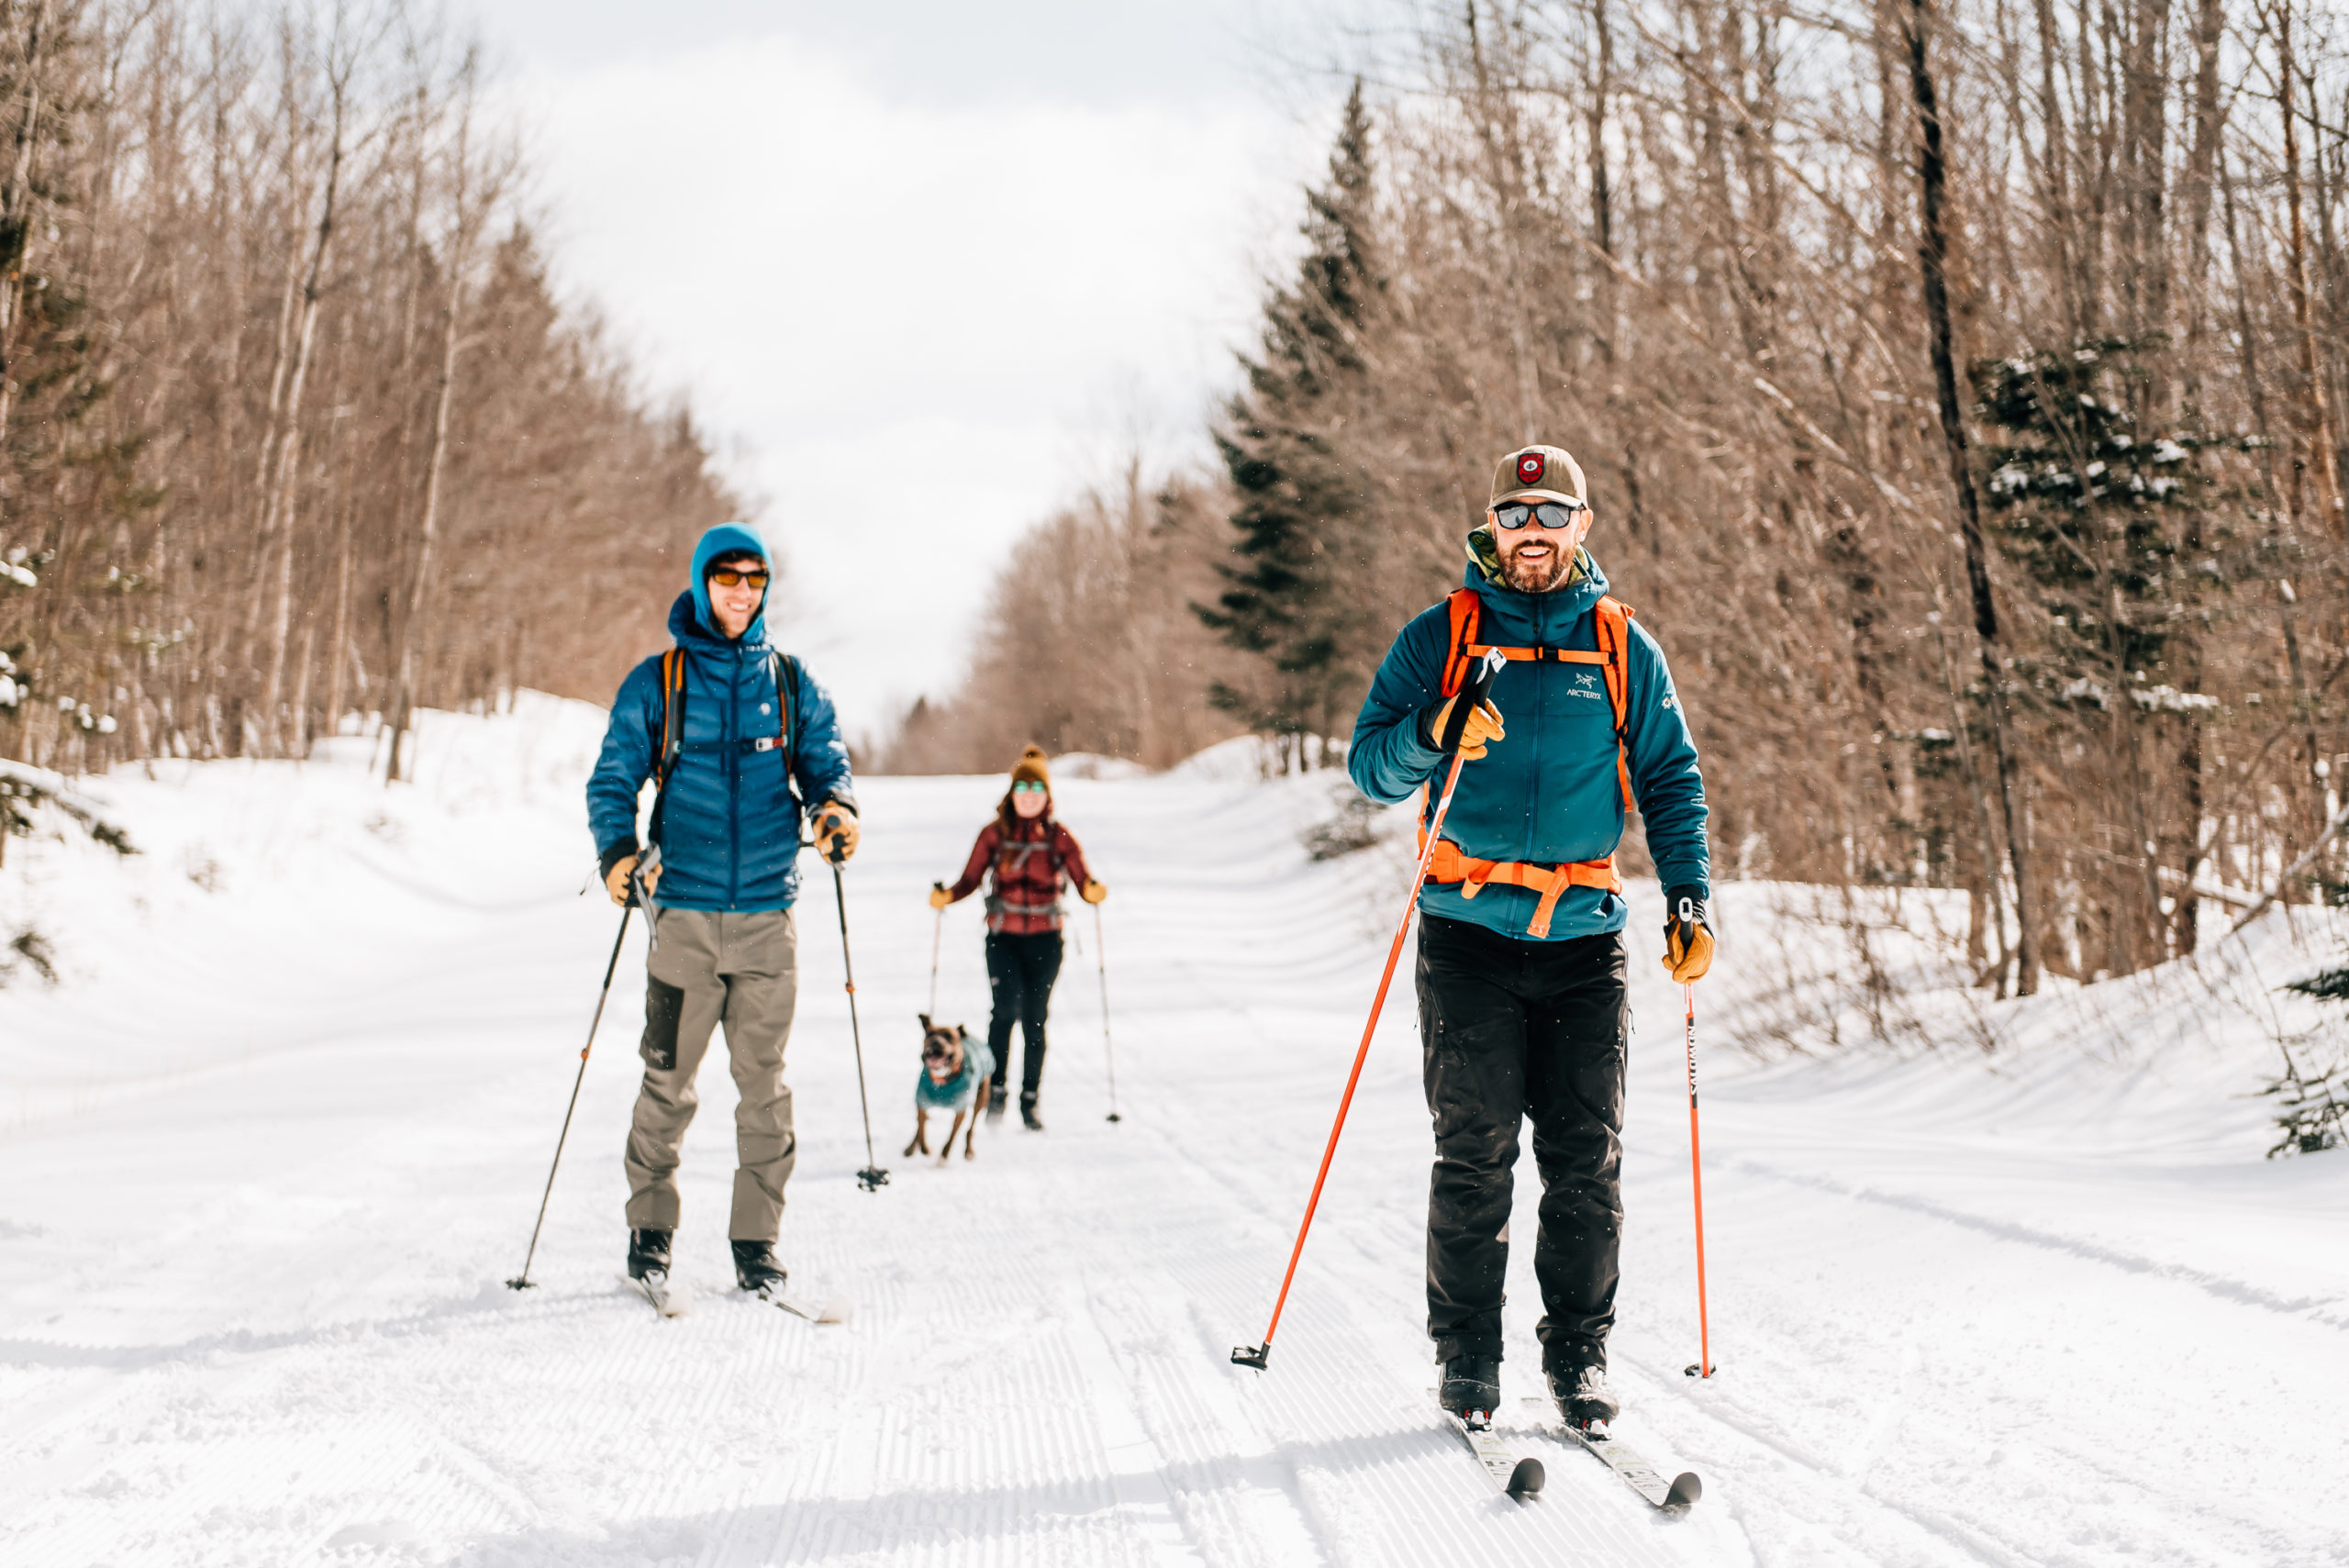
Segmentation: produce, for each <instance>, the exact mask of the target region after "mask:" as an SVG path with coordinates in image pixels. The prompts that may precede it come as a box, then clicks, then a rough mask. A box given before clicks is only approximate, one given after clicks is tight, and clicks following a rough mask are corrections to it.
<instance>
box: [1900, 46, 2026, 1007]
mask: <svg viewBox="0 0 2349 1568" xmlns="http://www.w3.org/2000/svg"><path fill="white" fill-rule="evenodd" d="M1931 22H1932V13H1931V10H1930V8H1929V0H1909V15H1908V16H1907V17H1906V18H1904V20H1903V24H1902V30H1903V32H1904V34H1905V38H1904V40H1903V41H1904V42H1905V43H1906V44H1907V45H1908V52H1909V91H1910V94H1911V95H1912V96H1913V97H1914V99H1915V101H1916V106H1917V125H1918V128H1919V130H1920V133H1921V135H1922V142H1923V145H1922V148H1921V150H1920V155H1919V157H1918V161H1917V172H1918V206H1919V212H1920V219H1921V221H1920V228H1921V231H1922V233H1921V239H1920V244H1919V246H1918V255H1919V258H1920V261H1921V262H1922V267H1923V274H1924V295H1925V325H1926V330H1927V332H1928V334H1929V335H1930V337H1931V339H1932V359H1933V390H1934V393H1935V395H1936V397H1937V398H1938V400H1939V402H1940V405H1941V422H1942V443H1943V446H1944V447H1945V448H1946V449H1947V450H1948V453H1949V474H1950V483H1951V484H1953V485H1954V487H1955V488H1956V491H1957V515H1958V529H1959V532H1960V534H1961V536H1962V537H1963V538H1964V539H1965V582H1966V587H1967V589H1968V590H1969V592H1970V593H1971V595H1972V597H1973V601H1974V630H1975V635H1976V638H1977V639H1979V640H1980V643H1981V647H1982V673H1983V676H1984V678H1985V679H1987V681H1988V682H1989V686H1990V701H1989V714H1990V744H1991V747H1992V749H1993V751H1995V752H1996V753H1997V761H1998V806H1999V811H2000V814H2001V815H2002V816H2003V817H2004V818H2005V824H2006V830H2007V862H2008V865H2009V869H2010V870H2011V871H2012V873H2013V874H2014V883H2015V919H2016V923H2017V925H2018V927H2019V929H2020V931H2021V937H2020V940H2018V942H2017V943H2016V954H2017V957H2018V959H2019V960H2020V962H2019V963H2018V966H2017V970H2016V973H2015V991H2016V994H2017V995H2023V996H2028V995H2032V993H2034V992H2036V991H2037V990H2038V989H2039V962H2040V961H2039V929H2038V924H2037V913H2038V907H2037V899H2036V897H2035V896H2034V892H2033V889H2032V881H2031V857H2030V851H2029V850H2028V848H2027V847H2026V840H2025V839H2024V836H2023V830H2022V820H2021V801H2020V799H2019V798H2018V797H2019V796H2020V795H2021V794H2022V787H2023V786H2022V780H2021V776H2020V771H2019V769H2018V768H2017V766H2016V763H2015V740H2014V737H2013V736H2012V735H2011V734H2010V733H2009V731H2010V729H2011V728H2012V721H2013V715H2012V713H2011V711H2010V709H2009V703H2008V698H2007V677H2006V671H2005V670H2004V669H2003V668H2002V661H2001V660H2000V658H1999V649H2000V644H1999V639H1998V606H1997V605H1996V603H1995V602H1994V601H1993V599H1992V598H1991V594H1990V568H1989V561H1988V550H1987V546H1986V545H1985V543H1984V541H1983V538H1982V506H1981V498H1980V496H1979V495H1976V491H1975V487H1974V465H1973V462H1972V461H1971V460H1970V458H1969V457H1968V456H1967V453H1966V442H1965V410H1964V407H1963V406H1962V405H1961V404H1960V403H1959V401H1958V393H1957V358H1956V349H1955V344H1954V340H1953V339H1954V333H1953V330H1952V328H1951V326H1950V305H1949V270H1948V269H1949V235H1948V231H1947V228H1946V227H1945V218H1944V215H1943V206H1944V203H1945V201H1946V199H1947V182H1948V164H1947V161H1946V154H1945V153H1944V151H1943V141H1942V121H1941V108H1940V97H1939V95H1938V93H1937V91H1936V89H1935V87H1934V84H1933V76H1932V68H1931V66H1930V64H1929V63H1928V61H1927V59H1926V55H1925V39H1926V32H1927V28H1929V27H1930V26H1931Z"/></svg>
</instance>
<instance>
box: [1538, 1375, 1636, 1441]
mask: <svg viewBox="0 0 2349 1568" xmlns="http://www.w3.org/2000/svg"><path fill="white" fill-rule="evenodd" d="M1550 1393H1551V1396H1552V1397H1553V1398H1555V1399H1556V1400H1557V1401H1558V1414H1560V1415H1561V1416H1564V1418H1566V1424H1567V1425H1568V1426H1570V1427H1573V1428H1575V1429H1577V1430H1583V1431H1587V1430H1588V1429H1590V1427H1591V1426H1592V1425H1593V1424H1594V1423H1596V1422H1600V1421H1611V1420H1613V1419H1614V1418H1616V1417H1617V1416H1619V1415H1620V1414H1622V1411H1623V1402H1622V1401H1621V1400H1620V1399H1618V1398H1616V1397H1615V1391H1614V1390H1613V1389H1611V1388H1609V1387H1608V1386H1607V1366H1606V1363H1605V1362H1564V1363H1563V1364H1561V1365H1558V1366H1554V1367H1552V1368H1551V1369H1550Z"/></svg>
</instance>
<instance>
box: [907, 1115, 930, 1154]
mask: <svg viewBox="0 0 2349 1568" xmlns="http://www.w3.org/2000/svg"><path fill="white" fill-rule="evenodd" d="M917 1149H918V1150H920V1151H922V1152H923V1153H925V1154H927V1153H929V1152H930V1107H929V1106H915V1107H914V1140H913V1141H912V1142H911V1143H908V1144H907V1145H906V1157H907V1159H911V1158H913V1153H914V1151H915V1150H917Z"/></svg>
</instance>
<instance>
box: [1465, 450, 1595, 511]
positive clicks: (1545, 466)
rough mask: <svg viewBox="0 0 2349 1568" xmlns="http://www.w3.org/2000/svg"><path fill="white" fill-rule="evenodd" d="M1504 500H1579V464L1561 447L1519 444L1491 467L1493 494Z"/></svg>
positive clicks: (1495, 499)
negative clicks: (1494, 467) (1517, 447)
mask: <svg viewBox="0 0 2349 1568" xmlns="http://www.w3.org/2000/svg"><path fill="white" fill-rule="evenodd" d="M1504 501H1581V502H1587V498H1586V496H1585V495H1583V488H1582V464H1580V463H1578V462H1575V457H1574V453H1572V452H1570V451H1568V450H1566V449H1565V448H1564V447H1520V448H1519V449H1518V450H1515V451H1513V452H1511V453H1509V454H1508V456H1507V457H1505V458H1503V459H1501V462H1500V466H1499V467H1498V468H1496V469H1494V470H1493V498H1492V500H1491V502H1490V503H1488V505H1491V506H1499V505H1500V504H1501V503H1502V502H1504Z"/></svg>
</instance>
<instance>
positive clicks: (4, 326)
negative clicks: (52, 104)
mask: <svg viewBox="0 0 2349 1568" xmlns="http://www.w3.org/2000/svg"><path fill="white" fill-rule="evenodd" d="M49 6H50V0H39V3H38V4H36V5H35V6H34V7H33V14H32V17H31V19H30V20H29V21H28V23H27V24H26V26H25V110H24V118H23V119H22V120H20V121H18V122H17V146H16V155H15V158H14V159H13V161H11V163H10V165H9V170H8V183H7V185H6V188H5V189H0V451H5V450H6V440H7V435H8V415H9V411H10V407H11V405H12V402H13V400H14V397H15V394H16V383H15V376H16V370H17V361H16V346H17V317H18V316H19V314H20V313H21V311H22V309H23V306H24V298H25V262H26V261H27V259H28V257H29V256H30V254H31V251H32V200H33V195H32V170H33V147H34V145H35V143H36V142H37V141H38V140H39V132H40V116H41V72H40V51H41V48H42V45H43V43H44V42H45V40H46V39H47V36H48V31H49Z"/></svg>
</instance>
